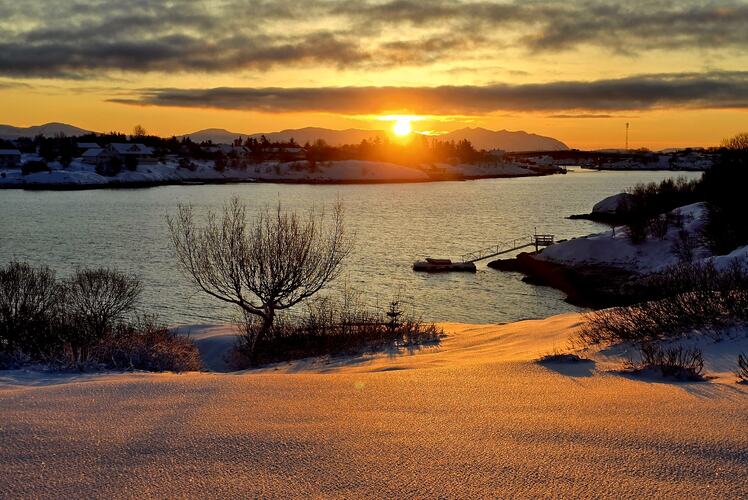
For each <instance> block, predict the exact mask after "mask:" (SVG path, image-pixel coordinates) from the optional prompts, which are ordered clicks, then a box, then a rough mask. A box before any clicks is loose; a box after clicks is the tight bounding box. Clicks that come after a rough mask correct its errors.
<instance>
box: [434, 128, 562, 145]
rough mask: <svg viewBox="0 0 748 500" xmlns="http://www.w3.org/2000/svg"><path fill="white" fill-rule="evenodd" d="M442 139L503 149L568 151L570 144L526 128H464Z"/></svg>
mask: <svg viewBox="0 0 748 500" xmlns="http://www.w3.org/2000/svg"><path fill="white" fill-rule="evenodd" d="M439 138H440V139H442V140H447V141H452V140H453V141H461V140H462V139H467V140H469V141H470V142H471V143H472V144H473V147H475V148H476V149H503V150H505V151H566V150H567V149H569V146H567V145H566V144H564V143H563V142H561V141H559V140H558V139H554V138H553V137H547V136H543V135H538V134H530V133H527V132H525V131H524V130H518V131H516V132H512V131H509V130H488V129H485V128H480V127H477V128H462V129H459V130H454V131H452V132H449V133H447V134H444V135H440V136H439Z"/></svg>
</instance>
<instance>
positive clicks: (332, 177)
mask: <svg viewBox="0 0 748 500" xmlns="http://www.w3.org/2000/svg"><path fill="white" fill-rule="evenodd" d="M193 163H194V164H195V167H196V168H195V169H194V170H190V169H186V168H179V166H178V164H177V163H175V162H165V163H157V164H142V165H138V167H137V170H136V171H132V172H131V171H128V170H124V171H122V172H121V173H119V174H118V175H116V176H113V177H106V176H102V175H99V174H98V173H96V169H95V167H94V166H93V165H89V164H86V163H83V162H81V161H78V160H75V161H73V162H72V163H71V165H70V166H68V167H67V168H62V166H61V165H60V164H59V163H57V162H53V163H51V164H50V168H51V171H50V172H39V173H34V174H29V175H22V173H21V170H20V168H17V169H6V170H2V169H0V188H2V187H35V186H36V187H39V186H63V187H64V186H67V187H71V186H80V187H85V186H100V185H111V184H128V185H131V184H139V183H142V184H158V183H180V182H222V181H224V182H231V181H238V182H241V181H252V180H258V181H277V182H282V181H286V182H418V181H429V180H435V179H434V178H433V177H431V176H430V175H428V174H427V173H426V172H425V171H424V170H420V169H416V168H412V167H407V166H403V165H396V164H394V163H385V162H374V161H359V160H346V161H331V162H320V163H318V164H317V165H316V167H315V168H313V169H310V168H309V166H308V165H307V162H306V161H298V162H289V163H279V162H266V163H261V164H258V165H250V166H248V167H247V168H246V169H244V170H237V169H230V168H226V170H224V171H223V172H218V171H216V170H215V168H214V166H213V162H210V161H203V162H200V161H196V162H193ZM435 167H436V170H435V171H434V172H438V173H441V174H444V175H448V176H457V177H468V178H469V177H490V176H494V177H505V176H506V177H508V176H532V175H539V174H537V173H536V172H533V171H531V170H528V169H526V168H523V167H521V166H518V165H514V164H499V165H489V166H484V165H462V164H461V165H449V164H439V165H436V166H435ZM437 180H438V179H437Z"/></svg>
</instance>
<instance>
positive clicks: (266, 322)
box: [250, 307, 275, 365]
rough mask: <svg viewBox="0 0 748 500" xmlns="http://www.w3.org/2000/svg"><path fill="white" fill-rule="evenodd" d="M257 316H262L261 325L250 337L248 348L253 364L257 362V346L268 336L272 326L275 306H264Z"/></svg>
mask: <svg viewBox="0 0 748 500" xmlns="http://www.w3.org/2000/svg"><path fill="white" fill-rule="evenodd" d="M259 316H260V317H261V318H262V326H261V327H260V331H259V332H258V333H257V335H256V336H255V338H254V339H252V344H251V350H250V360H251V363H252V364H253V365H255V364H256V363H257V346H258V345H259V344H260V343H261V342H262V341H263V340H264V339H266V338H267V337H268V335H269V333H270V330H271V329H272V328H273V322H274V321H275V308H273V307H265V308H264V310H263V312H262V314H260V315H259Z"/></svg>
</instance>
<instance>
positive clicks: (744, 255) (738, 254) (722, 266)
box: [708, 245, 748, 271]
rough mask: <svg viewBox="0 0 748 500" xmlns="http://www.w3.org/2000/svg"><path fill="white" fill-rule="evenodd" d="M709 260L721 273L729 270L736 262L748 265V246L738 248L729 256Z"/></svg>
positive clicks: (718, 256)
mask: <svg viewBox="0 0 748 500" xmlns="http://www.w3.org/2000/svg"><path fill="white" fill-rule="evenodd" d="M708 260H709V261H711V262H712V263H713V264H714V267H715V268H716V269H717V270H719V271H723V270H727V269H729V267H730V266H731V265H733V263H734V262H736V261H738V262H740V261H742V262H747V263H748V245H746V246H742V247H738V248H736V249H735V250H733V251H732V252H730V253H728V254H727V255H717V256H714V257H709V258H708Z"/></svg>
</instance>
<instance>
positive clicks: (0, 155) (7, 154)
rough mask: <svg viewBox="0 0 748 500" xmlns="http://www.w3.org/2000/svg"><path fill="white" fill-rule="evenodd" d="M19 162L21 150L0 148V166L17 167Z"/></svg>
mask: <svg viewBox="0 0 748 500" xmlns="http://www.w3.org/2000/svg"><path fill="white" fill-rule="evenodd" d="M20 163H21V152H20V151H18V150H17V149H0V167H4V168H11V167H17V166H18V165H20Z"/></svg>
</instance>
